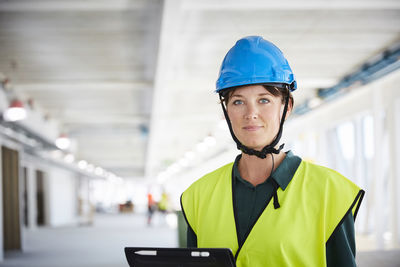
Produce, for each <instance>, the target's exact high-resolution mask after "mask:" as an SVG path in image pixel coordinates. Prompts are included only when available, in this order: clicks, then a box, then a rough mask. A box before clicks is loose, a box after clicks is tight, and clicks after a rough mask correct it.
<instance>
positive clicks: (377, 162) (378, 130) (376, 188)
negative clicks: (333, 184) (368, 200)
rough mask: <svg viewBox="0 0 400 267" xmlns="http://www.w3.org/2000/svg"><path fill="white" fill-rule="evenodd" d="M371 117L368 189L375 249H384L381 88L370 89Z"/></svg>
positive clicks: (382, 112)
mask: <svg viewBox="0 0 400 267" xmlns="http://www.w3.org/2000/svg"><path fill="white" fill-rule="evenodd" d="M372 92H373V93H372V97H373V118H374V160H373V162H374V166H373V167H374V170H373V174H374V175H373V177H372V180H373V181H372V183H371V185H372V186H371V187H370V189H372V190H373V192H371V193H372V194H371V195H373V199H374V200H375V201H374V202H375V203H374V204H375V205H374V211H373V214H375V216H374V218H375V227H374V228H375V229H374V230H375V231H374V232H375V238H376V239H375V240H376V249H379V250H382V249H384V245H385V244H384V239H383V234H384V231H385V218H384V216H385V213H384V207H385V200H384V197H385V195H386V193H385V186H384V169H383V168H384V164H383V156H384V155H383V138H384V126H385V124H384V107H383V100H382V94H381V90H378V88H377V90H372Z"/></svg>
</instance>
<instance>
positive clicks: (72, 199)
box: [46, 167, 78, 227]
mask: <svg viewBox="0 0 400 267" xmlns="http://www.w3.org/2000/svg"><path fill="white" fill-rule="evenodd" d="M46 183H47V188H46V189H47V197H48V198H47V200H46V202H47V208H48V217H47V219H48V221H47V222H48V225H49V226H54V227H55V226H63V225H71V224H76V223H77V222H78V218H77V216H78V214H77V192H76V186H77V175H76V174H75V173H71V172H68V171H65V170H63V169H59V168H55V167H52V168H50V169H48V171H47V173H46Z"/></svg>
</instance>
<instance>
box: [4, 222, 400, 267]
mask: <svg viewBox="0 0 400 267" xmlns="http://www.w3.org/2000/svg"><path fill="white" fill-rule="evenodd" d="M167 222H169V224H167ZM153 223H154V225H153V226H151V227H148V226H147V224H146V216H145V215H144V214H119V215H96V218H95V223H94V225H93V226H81V227H64V228H57V229H53V228H39V229H37V230H35V231H26V232H25V245H26V246H25V247H26V249H25V251H24V252H23V253H20V252H13V253H10V252H8V253H6V257H5V261H4V262H3V263H0V266H4V267H17V266H18V267H71V266H73V267H95V266H96V267H106V266H107V267H109V266H113V267H119V266H121V267H122V266H124V267H126V266H127V262H126V259H125V256H124V251H123V248H124V247H125V246H158V247H176V246H178V236H177V231H176V228H174V224H176V221H174V218H173V217H169V218H165V217H161V215H157V217H155V218H154V221H153ZM357 262H358V266H359V267H375V266H378V267H400V250H389V251H359V252H358V253H357Z"/></svg>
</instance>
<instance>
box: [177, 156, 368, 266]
mask: <svg viewBox="0 0 400 267" xmlns="http://www.w3.org/2000/svg"><path fill="white" fill-rule="evenodd" d="M232 166H233V163H230V164H227V165H225V166H223V167H221V168H219V169H217V170H216V171H214V172H212V173H209V174H207V175H205V176H204V177H203V178H201V179H199V180H197V181H196V182H194V183H193V184H192V185H191V186H190V187H189V188H188V189H187V190H186V191H185V192H184V193H183V194H182V197H181V204H182V210H183V212H184V214H185V218H186V220H187V222H188V224H189V225H190V227H191V228H192V229H193V231H194V232H195V234H196V236H197V245H198V247H208V248H209V247H216V248H221V247H228V248H230V249H231V250H232V252H233V254H234V255H235V257H236V264H237V266H238V267H258V266H260V267H261V266H296V267H297V266H307V267H312V266H318V267H320V266H326V255H325V244H326V242H327V241H328V239H329V237H330V236H331V235H332V233H333V231H334V230H335V228H336V227H337V226H338V225H339V224H340V222H341V220H342V219H343V218H344V216H345V215H346V213H347V212H348V211H350V210H351V212H352V213H353V215H354V218H355V216H356V212H357V210H358V207H359V204H360V203H361V199H362V196H363V193H364V191H362V190H360V188H359V187H357V186H356V185H355V184H354V183H352V182H351V181H349V180H348V179H346V178H345V177H343V176H342V175H340V174H339V173H337V172H335V171H333V170H331V169H328V168H325V167H321V166H318V165H314V164H312V163H309V162H305V161H302V162H301V164H300V165H299V167H298V169H297V171H296V173H295V175H294V176H293V178H292V180H291V182H290V183H289V185H288V186H287V187H286V189H285V191H283V190H282V189H281V188H279V189H278V199H279V203H280V204H281V207H280V208H278V209H274V207H273V203H272V201H269V203H268V205H267V207H266V208H265V210H264V211H263V213H262V214H261V216H260V217H259V218H258V220H257V223H256V224H255V225H254V226H253V228H252V229H251V232H250V233H249V235H248V236H247V239H246V241H245V242H244V244H243V246H242V247H241V248H239V244H238V239H237V232H236V224H235V217H234V211H233V202H232ZM236 254H237V255H236Z"/></svg>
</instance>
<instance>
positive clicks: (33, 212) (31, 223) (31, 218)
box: [26, 164, 37, 230]
mask: <svg viewBox="0 0 400 267" xmlns="http://www.w3.org/2000/svg"><path fill="white" fill-rule="evenodd" d="M26 168H27V174H26V175H27V181H28V184H27V187H28V229H29V230H35V229H36V228H37V203H36V193H37V192H36V175H35V169H34V166H33V165H31V164H29V165H27V166H26Z"/></svg>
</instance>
